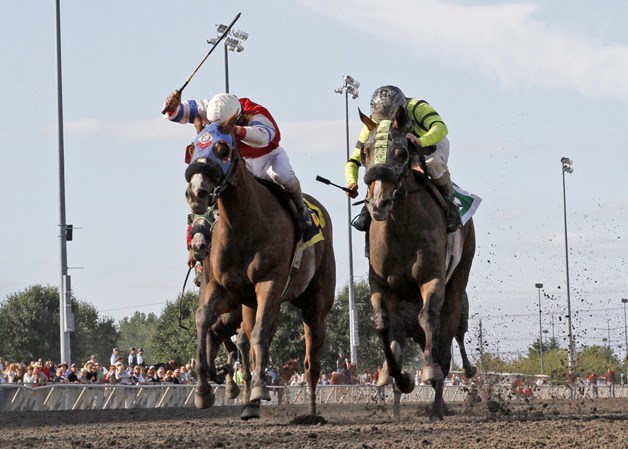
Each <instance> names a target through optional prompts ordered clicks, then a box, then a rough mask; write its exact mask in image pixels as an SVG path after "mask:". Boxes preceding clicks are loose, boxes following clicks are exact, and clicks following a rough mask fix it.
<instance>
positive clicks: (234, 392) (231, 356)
mask: <svg viewBox="0 0 628 449" xmlns="http://www.w3.org/2000/svg"><path fill="white" fill-rule="evenodd" d="M222 344H223V346H224V348H225V351H227V365H226V366H227V367H228V371H227V374H226V376H225V394H226V395H227V399H235V398H237V397H238V396H239V395H240V387H239V386H238V384H237V383H236V382H235V380H234V379H233V377H234V375H233V369H232V368H231V367H233V364H234V363H235V358H236V354H237V351H238V348H237V346H236V345H235V344H234V343H233V342H232V341H231V338H229V337H227V338H225V340H224V341H223V343H222Z"/></svg>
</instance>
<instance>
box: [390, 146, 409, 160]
mask: <svg viewBox="0 0 628 449" xmlns="http://www.w3.org/2000/svg"><path fill="white" fill-rule="evenodd" d="M392 157H393V160H395V161H400V162H402V161H403V160H404V159H405V158H406V150H405V149H403V148H400V147H397V148H395V149H394V150H393V152H392Z"/></svg>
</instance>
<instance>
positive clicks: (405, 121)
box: [393, 106, 412, 131]
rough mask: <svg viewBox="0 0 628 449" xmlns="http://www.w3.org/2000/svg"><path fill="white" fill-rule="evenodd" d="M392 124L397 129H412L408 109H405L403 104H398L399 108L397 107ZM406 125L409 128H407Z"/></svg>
mask: <svg viewBox="0 0 628 449" xmlns="http://www.w3.org/2000/svg"><path fill="white" fill-rule="evenodd" d="M393 126H394V127H395V128H397V129H402V130H407V131H410V130H411V129H412V122H411V121H410V118H409V117H408V111H407V110H406V107H405V106H399V109H397V113H396V114H395V121H394V123H393ZM408 127H409V128H410V129H408Z"/></svg>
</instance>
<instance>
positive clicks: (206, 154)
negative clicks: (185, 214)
mask: <svg viewBox="0 0 628 449" xmlns="http://www.w3.org/2000/svg"><path fill="white" fill-rule="evenodd" d="M235 120H236V119H235V118H233V119H231V120H229V121H228V122H226V123H224V124H219V123H210V124H209V125H207V126H206V127H205V128H204V129H203V130H201V132H200V133H199V134H198V136H197V137H196V139H194V155H193V156H192V162H191V163H190V165H188V167H187V169H186V170H185V180H186V181H187V182H188V186H187V189H186V191H185V196H186V198H187V201H188V204H189V205H190V208H191V209H192V212H194V213H195V214H199V215H202V214H205V212H207V209H208V208H209V207H210V206H212V205H213V204H214V203H215V202H216V200H217V199H218V197H219V196H220V194H222V193H223V192H224V191H225V190H226V189H227V188H228V187H229V186H231V185H232V184H234V183H235V167H236V165H237V163H236V161H237V160H238V156H237V154H238V153H237V148H236V144H235V139H234V137H233V134H232V131H233V127H234V125H235Z"/></svg>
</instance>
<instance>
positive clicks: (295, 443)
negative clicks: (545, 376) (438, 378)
mask: <svg viewBox="0 0 628 449" xmlns="http://www.w3.org/2000/svg"><path fill="white" fill-rule="evenodd" d="M424 409H425V404H422V405H417V404H403V407H402V410H401V416H400V418H399V419H396V418H394V417H393V412H392V407H391V406H390V405H387V406H384V405H378V404H373V405H366V404H360V405H344V404H338V405H327V406H319V414H320V415H321V416H323V417H324V418H325V420H326V423H324V424H316V425H297V424H294V423H291V421H292V420H293V419H295V418H296V417H298V416H299V415H302V414H303V413H305V412H306V410H305V408H304V407H301V406H265V407H262V418H261V419H259V420H252V421H248V422H243V421H241V420H240V419H239V418H238V415H239V408H237V407H214V408H212V409H209V410H196V409H190V408H185V409H183V408H176V409H175V408H170V409H132V410H105V411H96V410H93V411H67V412H65V411H63V412H17V413H13V412H6V413H0V448H2V449H8V448H38V449H39V448H42V449H43V448H56V449H58V448H133V449H144V448H146V449H157V448H186V449H192V448H291V449H292V448H298V449H302V448H334V449H339V448H363V449H368V448H386V449H396V448H439V449H441V448H443V449H444V448H455V449H464V448H482V449H487V448H509V449H510V448H513V449H514V448H526V449H527V448H544V449H550V448H580V449H586V448H592V449H593V448H595V449H606V448H613V449H615V448H618V449H622V448H624V449H625V448H628V399H617V398H615V399H595V400H594V399H580V400H571V401H570V400H560V401H543V402H541V401H534V402H531V403H524V402H519V403H516V404H513V403H509V404H505V405H500V406H498V405H497V404H495V403H478V404H475V405H474V406H473V407H470V406H468V405H464V404H454V405H452V406H451V411H452V413H453V414H452V415H450V416H447V417H446V418H445V421H444V422H442V423H437V424H430V423H429V420H428V418H427V416H426V415H425V411H424Z"/></svg>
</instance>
